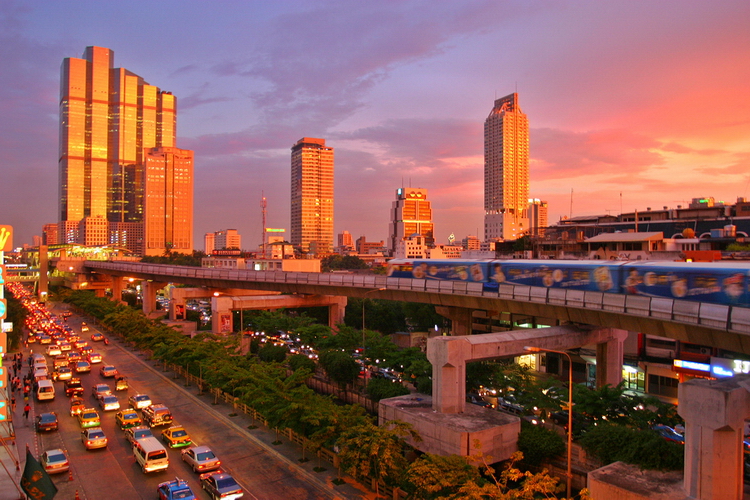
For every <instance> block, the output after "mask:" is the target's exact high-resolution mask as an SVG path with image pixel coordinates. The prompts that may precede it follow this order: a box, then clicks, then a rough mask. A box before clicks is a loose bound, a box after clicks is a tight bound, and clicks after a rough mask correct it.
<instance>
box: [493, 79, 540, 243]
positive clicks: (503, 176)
mask: <svg viewBox="0 0 750 500" xmlns="http://www.w3.org/2000/svg"><path fill="white" fill-rule="evenodd" d="M528 204H529V121H528V119H527V118H526V115H525V114H524V113H523V112H522V111H521V107H520V106H519V104H518V94H516V93H514V94H510V95H507V96H505V97H503V98H500V99H497V100H495V105H494V107H493V108H492V111H491V112H490V115H489V116H488V117H487V119H486V120H485V122H484V239H485V241H498V240H515V239H518V238H520V237H521V236H523V234H525V233H526V232H527V230H528V219H527V212H526V211H527V208H528Z"/></svg>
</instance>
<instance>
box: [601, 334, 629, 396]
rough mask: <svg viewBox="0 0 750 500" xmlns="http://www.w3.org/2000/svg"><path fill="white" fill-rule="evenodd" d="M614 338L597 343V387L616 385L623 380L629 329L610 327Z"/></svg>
mask: <svg viewBox="0 0 750 500" xmlns="http://www.w3.org/2000/svg"><path fill="white" fill-rule="evenodd" d="M609 330H610V332H611V333H612V338H611V339H610V340H608V341H606V342H602V343H601V344H596V387H597V389H600V388H602V387H604V386H606V385H611V386H613V387H614V386H616V385H617V384H619V383H620V382H621V381H622V358H623V354H624V348H623V343H624V342H625V339H627V338H628V332H627V330H618V329H616V328H610V329H609Z"/></svg>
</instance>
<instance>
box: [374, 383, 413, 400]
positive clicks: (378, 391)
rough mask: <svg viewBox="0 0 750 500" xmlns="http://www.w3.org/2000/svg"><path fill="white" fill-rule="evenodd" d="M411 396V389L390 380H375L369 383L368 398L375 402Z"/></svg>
mask: <svg viewBox="0 0 750 500" xmlns="http://www.w3.org/2000/svg"><path fill="white" fill-rule="evenodd" d="M405 394H409V389H407V388H406V387H404V386H403V384H398V383H396V382H391V381H390V380H386V379H382V378H374V379H371V380H369V381H368V382H367V396H368V397H369V398H370V399H372V400H373V401H380V400H381V399H387V398H394V397H396V396H403V395H405Z"/></svg>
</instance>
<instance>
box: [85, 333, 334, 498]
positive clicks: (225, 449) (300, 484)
mask: <svg viewBox="0 0 750 500" xmlns="http://www.w3.org/2000/svg"><path fill="white" fill-rule="evenodd" d="M100 347H101V349H99V350H100V352H101V353H102V354H103V356H104V361H105V362H106V363H107V364H112V365H114V366H115V367H117V369H118V371H119V372H120V373H121V374H122V375H124V376H126V377H127V378H128V382H129V385H130V388H129V390H128V393H129V394H135V393H137V392H141V393H145V394H148V395H149V396H150V397H151V400H152V401H153V402H154V403H162V404H164V405H166V406H167V407H168V408H169V409H170V411H171V412H172V415H173V417H174V419H175V422H178V423H180V424H181V425H183V426H185V428H186V429H187V431H188V433H189V434H190V435H191V437H193V438H194V439H195V441H196V442H197V443H198V444H201V445H206V446H210V447H211V449H212V450H213V451H214V453H216V455H217V456H218V457H219V459H221V460H222V468H224V469H226V470H227V471H228V472H229V473H230V474H232V476H233V477H234V478H235V479H236V480H237V482H239V483H240V485H241V486H242V487H243V489H245V491H246V494H247V495H248V496H249V495H250V494H252V495H253V496H254V497H255V498H258V499H269V500H272V499H278V498H285V499H287V500H317V499H328V498H340V497H338V495H336V494H335V493H334V492H329V491H324V490H321V488H319V487H318V486H317V485H315V484H311V483H310V482H309V481H308V480H307V479H306V478H305V477H304V475H303V473H302V471H300V469H299V468H298V467H296V465H294V464H292V463H290V462H289V461H288V460H283V459H281V458H279V457H278V456H276V455H275V454H273V453H270V452H269V451H268V450H266V449H265V448H263V447H262V446H260V445H259V444H257V443H256V442H255V441H254V440H252V439H251V438H250V437H249V436H248V434H247V433H246V432H244V430H242V429H238V428H237V427H236V426H234V425H232V424H231V423H229V422H226V421H225V419H223V418H217V415H216V413H215V412H213V411H211V410H210V409H209V408H208V405H206V404H205V403H203V402H201V401H200V400H198V399H195V398H192V397H189V396H188V395H186V394H184V393H183V391H182V390H180V389H182V387H181V388H178V387H176V385H178V384H179V385H182V384H183V382H182V380H172V379H167V380H165V378H164V376H163V375H162V373H163V372H162V368H161V367H159V366H157V367H153V366H152V365H150V364H149V363H148V362H146V361H145V360H143V359H142V358H141V356H139V355H136V354H133V353H130V352H129V351H127V350H126V349H125V348H123V347H121V346H119V345H118V343H117V342H110V344H109V345H107V346H100ZM167 377H171V375H168V374H167ZM185 390H187V391H191V392H193V391H194V392H197V391H198V388H197V387H196V386H194V385H191V387H190V388H185ZM159 429H161V428H159ZM159 432H161V431H159ZM154 434H156V432H155V433H154ZM173 461H174V460H173V459H172V455H170V462H173ZM170 468H171V464H170ZM186 470H187V471H189V472H188V474H185V476H192V475H193V472H192V471H191V470H190V469H189V468H186ZM184 479H188V478H187V477H184ZM191 487H192V483H191ZM250 498H252V497H250Z"/></svg>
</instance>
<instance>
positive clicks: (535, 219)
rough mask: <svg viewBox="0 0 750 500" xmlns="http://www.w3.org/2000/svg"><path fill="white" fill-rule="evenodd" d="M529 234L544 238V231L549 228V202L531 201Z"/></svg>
mask: <svg viewBox="0 0 750 500" xmlns="http://www.w3.org/2000/svg"><path fill="white" fill-rule="evenodd" d="M528 215H529V234H530V235H531V236H544V229H545V228H546V227H547V226H548V221H547V202H546V201H542V200H540V199H539V198H531V199H529V211H528Z"/></svg>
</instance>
